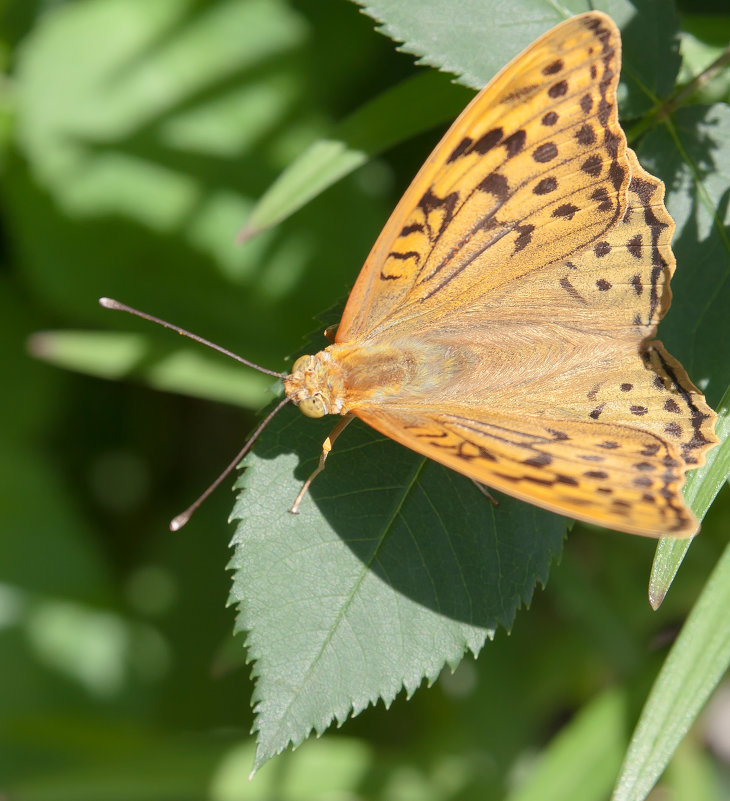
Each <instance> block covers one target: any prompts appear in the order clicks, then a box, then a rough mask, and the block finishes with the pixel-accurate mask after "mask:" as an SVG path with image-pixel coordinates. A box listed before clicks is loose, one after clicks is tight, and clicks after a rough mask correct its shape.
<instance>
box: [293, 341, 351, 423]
mask: <svg viewBox="0 0 730 801" xmlns="http://www.w3.org/2000/svg"><path fill="white" fill-rule="evenodd" d="M338 374H339V371H338V370H337V369H336V363H335V362H334V360H333V359H332V356H331V355H330V354H329V353H328V352H327V351H326V350H324V351H321V352H320V353H317V354H316V355H314V356H300V357H299V358H298V359H297V360H296V361H295V362H294V365H293V366H292V371H291V375H289V376H287V377H286V378H285V379H284V391H285V392H286V394H287V397H289V398H291V400H292V402H293V403H295V404H296V405H297V406H298V407H299V410H300V411H301V412H302V414H304V415H306V416H307V417H324V415H326V414H338V413H340V411H341V410H342V401H341V399H339V398H341V394H342V393H341V392H340V393H338V392H337V384H338V380H337V378H338ZM338 395H339V398H338Z"/></svg>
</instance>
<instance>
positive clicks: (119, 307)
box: [99, 298, 290, 531]
mask: <svg viewBox="0 0 730 801" xmlns="http://www.w3.org/2000/svg"><path fill="white" fill-rule="evenodd" d="M99 305H100V306H103V307H104V308H105V309H113V310H114V311H123V312H128V313H129V314H133V315H134V316H135V317H141V318H142V319H143V320H149V321H150V322H151V323H157V325H161V326H162V327H163V328H169V329H170V330H171V331H175V332H176V333H177V334H180V336H183V337H187V338H188V339H192V340H193V341H194V342H199V343H200V344H201V345H205V346H206V347H208V348H212V349H213V350H217V351H218V353H222V354H223V355H224V356H230V358H231V359H235V360H236V361H237V362H240V363H241V364H245V365H246V367H252V368H253V369H254V370H258V371H259V372H260V373H266V375H271V376H274V377H275V378H286V377H287V374H286V373H277V372H275V371H274V370H267V369H266V368H265V367H261V366H260V365H258V364H254V363H253V362H250V361H249V360H248V359H244V358H243V357H242V356H239V355H238V354H237V353H233V351H230V350H228V349H227V348H222V347H221V346H220V345H216V344H215V342H211V341H210V340H208V339H204V338H203V337H199V336H198V335H197V334H193V333H191V332H190V331H186V330H185V329H184V328H180V326H178V325H173V324H172V323H168V322H167V320H161V319H160V318H159V317H155V316H154V315H152V314H147V313H146V312H143V311H140V310H139V309H134V308H132V307H131V306H127V304H126V303H120V302H119V301H118V300H113V299H112V298H99ZM289 400H290V399H289V398H283V399H282V400H281V402H280V403H278V404H277V406H276V408H275V409H274V410H273V411H271V412H269V414H267V415H266V417H265V418H264V420H263V422H262V423H261V425H259V427H258V428H257V429H256V430H255V431H254V432H253V434H252V435H251V436H250V437H249V438H248V440H247V442H246V444H245V445H244V446H243V448H241V450H240V451H239V452H238V453H237V454H236V457H235V458H234V459H233V461H232V462H231V463H230V464H229V465H228V467H226V469H225V470H224V471H223V472H222V473H221V474H220V475H219V476H218V478H216V480H215V481H214V482H213V483H212V484H211V485H210V486H209V487H208V489H206V490H205V492H204V493H203V494H202V495H201V496H200V497H199V498H198V499H197V500H196V501H195V502H194V503H192V504H191V505H190V506H188V508H187V509H186V510H185V511H184V512H181V513H180V514H179V515H177V516H176V517H174V518H173V519H172V520H171V521H170V530H171V531H178V530H179V529H181V528H182V527H183V526H184V525H185V524H186V523H187V522H188V521H189V520H190V518H191V517H192V516H193V512H195V510H196V509H197V508H198V507H199V506H200V505H201V504H202V503H203V501H205V499H206V498H207V497H208V496H209V495H210V494H211V493H212V492H213V491H214V490H215V489H216V488H217V487H218V485H219V484H220V483H221V481H223V479H225V477H226V476H227V475H228V474H229V473H230V472H231V471H232V470H233V469H234V468H235V467H236V465H237V464H238V463H239V462H240V461H241V459H243V457H244V456H245V455H246V454H247V453H248V452H249V450H250V449H251V446H252V445H253V444H254V442H256V440H257V439H258V436H259V434H260V433H261V432H262V431H263V430H264V429H265V428H266V426H267V425H268V424H269V422H270V421H271V418H272V417H273V416H274V415H275V414H276V413H277V412H278V411H279V410H280V409H281V408H282V407H284V406H285V405H286V404H287V403H289Z"/></svg>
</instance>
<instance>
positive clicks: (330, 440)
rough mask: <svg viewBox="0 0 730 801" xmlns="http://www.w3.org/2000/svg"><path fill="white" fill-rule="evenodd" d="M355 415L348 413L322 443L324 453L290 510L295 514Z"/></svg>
mask: <svg viewBox="0 0 730 801" xmlns="http://www.w3.org/2000/svg"><path fill="white" fill-rule="evenodd" d="M354 417H355V415H354V414H346V415H345V416H344V417H343V418H342V419H341V420H340V421H339V422H338V423H337V425H336V426H335V427H334V428H333V429H332V431H330V435H329V436H328V437H327V439H326V440H325V441H324V442H323V443H322V453H321V454H320V456H319V464H318V465H317V467H316V468H315V469H314V470H313V472H312V474H311V475H310V476H309V478H308V479H307V480H306V481H305V482H304V486H303V487H302V488H301V490H299V495H297V497H296V498H295V499H294V503H293V504H292V507H291V509H290V510H289V511H290V512H291V513H292V514H293V515H295V514H297V513H298V512H299V504H300V503H301V502H302V498H303V497H304V496H305V495H306V494H307V490H308V489H309V485H310V484H311V483H312V482H313V481H314V479H315V478H316V477H317V476H318V475H319V474H320V473H321V472H322V471H323V470H324V463H325V462H326V461H327V457H328V456H329V452H330V451H331V450H332V446H333V445H334V444H335V440H336V439H337V437H339V436H340V434H341V433H342V432H343V431H344V430H345V429H346V428H347V426H348V424H349V423H350V422H351V421H352V420H353V419H354Z"/></svg>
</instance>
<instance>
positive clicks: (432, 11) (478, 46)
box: [355, 0, 679, 115]
mask: <svg viewBox="0 0 730 801" xmlns="http://www.w3.org/2000/svg"><path fill="white" fill-rule="evenodd" d="M355 1H356V2H357V3H358V4H359V5H361V6H363V10H364V11H365V13H367V14H369V15H370V16H371V17H373V19H375V20H376V22H379V23H381V27H380V28H379V30H380V31H381V32H382V33H384V34H385V35H386V36H389V37H390V38H391V39H393V40H395V41H396V42H403V45H402V48H401V49H403V50H405V52H407V53H413V54H414V55H416V56H418V57H419V60H418V63H419V64H429V65H431V66H433V67H437V68H438V69H440V70H445V71H447V72H451V73H453V74H454V75H456V76H457V78H458V80H459V81H460V82H461V83H464V84H466V85H467V86H471V87H472V88H474V89H481V88H482V86H484V85H485V84H486V83H487V82H488V81H489V80H490V79H491V78H492V77H493V76H494V75H495V74H496V73H497V72H498V71H499V70H500V69H502V67H504V66H505V64H507V63H508V62H509V61H510V60H511V59H512V58H514V57H515V56H516V55H517V54H518V53H519V52H521V51H522V50H523V49H524V48H525V47H527V46H528V45H529V44H531V43H532V42H533V41H534V40H535V39H537V37H538V36H540V35H541V34H543V33H545V32H546V31H547V30H549V29H550V28H552V27H553V26H554V25H557V24H558V23H559V22H562V21H563V20H564V19H566V18H567V17H568V16H570V15H571V14H579V13H581V12H583V11H590V10H592V9H594V8H595V9H597V10H600V11H605V12H606V13H607V14H609V15H610V16H611V17H612V18H613V20H614V21H615V22H616V24H617V25H618V26H619V27H620V28H621V29H622V31H623V32H624V36H623V39H624V41H623V79H624V83H625V84H626V86H625V89H624V97H623V102H622V106H623V107H624V109H625V111H627V112H628V113H630V114H632V115H633V114H638V113H640V112H641V111H644V110H646V109H648V108H650V107H651V106H652V105H653V103H654V101H655V98H656V97H663V96H666V95H667V94H669V92H670V91H671V90H672V88H673V87H674V80H675V77H676V74H677V71H678V69H679V43H678V40H677V38H676V36H677V29H678V20H677V16H676V13H675V11H674V7H673V6H668V5H667V4H664V5H659V4H657V3H651V2H647V1H646V0H645V1H644V2H637V3H629V2H627V1H626V0H603V2H597V3H590V2H587V0H567V2H565V3H563V5H562V7H561V6H560V5H557V4H555V3H553V2H550V0H515V2H512V3H510V4H509V5H508V6H506V5H499V4H497V3H494V2H492V3H487V2H482V1H481V0H468V2H461V3H458V4H456V5H455V4H454V3H452V2H450V0H422V1H421V2H419V3H417V4H414V3H408V2H403V0H355ZM648 32H651V33H650V35H647V34H648Z"/></svg>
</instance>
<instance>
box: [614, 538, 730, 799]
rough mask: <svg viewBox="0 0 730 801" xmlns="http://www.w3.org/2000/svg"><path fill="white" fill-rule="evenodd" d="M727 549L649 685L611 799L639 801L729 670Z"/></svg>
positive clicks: (729, 576)
mask: <svg viewBox="0 0 730 801" xmlns="http://www.w3.org/2000/svg"><path fill="white" fill-rule="evenodd" d="M729 606H730V545H729V546H727V547H726V549H725V552H724V554H723V555H722V557H721V559H720V561H719V562H718V564H717V566H716V567H715V569H714V570H713V571H712V574H711V575H710V578H709V579H708V581H707V584H706V585H705V588H704V589H703V591H702V594H701V595H700V597H699V599H698V601H697V603H696V604H695V606H694V608H693V609H692V612H691V613H690V615H689V617H688V618H687V621H686V623H685V625H684V627H683V629H682V632H681V633H680V635H679V637H678V638H677V641H676V642H675V643H674V645H673V647H672V650H671V651H670V653H669V656H668V657H667V659H666V661H665V662H664V665H663V666H662V669H661V671H660V673H659V676H658V677H657V680H656V681H655V682H654V686H653V687H652V690H651V692H650V693H649V697H648V698H647V700H646V703H645V704H644V709H643V711H642V713H641V717H640V718H639V722H638V724H637V726H636V729H635V731H634V735H633V737H632V739H631V744H630V745H629V750H628V752H627V754H626V758H625V760H624V763H623V766H622V769H621V776H620V778H619V780H618V782H617V785H616V789H615V791H614V794H613V796H612V801H643V799H644V798H646V796H647V795H648V793H649V791H650V790H651V788H652V787H653V786H654V784H655V783H656V781H657V780H658V779H659V777H660V776H661V774H662V772H663V771H664V769H665V768H666V766H667V764H668V763H669V760H670V758H671V756H672V754H673V753H674V751H675V749H676V748H677V746H678V745H679V743H680V742H681V741H682V738H683V737H684V736H685V734H686V733H687V731H688V730H689V728H690V726H691V725H692V723H693V722H694V720H695V719H696V718H697V716H698V715H699V713H700V710H701V709H702V707H703V705H704V703H705V701H706V700H707V698H708V697H709V695H710V693H711V692H712V690H713V689H714V688H715V687H716V686H717V684H718V682H719V681H720V679H721V678H722V677H723V675H724V674H725V671H726V670H727V669H728V666H730V617H729V616H728V613H727V610H728V607H729Z"/></svg>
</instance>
